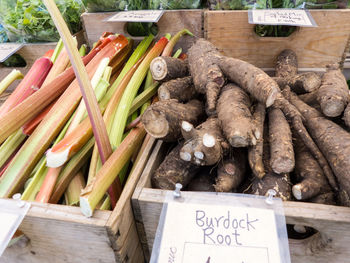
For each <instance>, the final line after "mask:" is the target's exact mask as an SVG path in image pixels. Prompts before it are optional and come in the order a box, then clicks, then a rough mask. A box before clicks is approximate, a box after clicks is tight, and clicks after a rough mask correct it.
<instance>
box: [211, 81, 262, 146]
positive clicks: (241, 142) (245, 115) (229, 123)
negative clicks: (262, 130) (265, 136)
mask: <svg viewBox="0 0 350 263" xmlns="http://www.w3.org/2000/svg"><path fill="white" fill-rule="evenodd" d="M250 106H251V101H250V99H249V96H248V94H247V93H245V92H244V91H243V90H242V89H241V88H239V87H238V86H236V85H234V84H227V85H226V86H225V87H224V88H222V91H221V94H220V98H219V100H218V105H217V113H218V118H219V120H220V121H221V125H222V130H223V132H224V135H225V137H226V139H227V140H228V141H229V143H230V144H231V145H232V146H233V147H247V146H249V145H255V144H256V141H257V139H259V138H260V137H261V134H259V130H257V129H255V125H254V122H253V118H252V114H251V112H250V109H249V108H250Z"/></svg>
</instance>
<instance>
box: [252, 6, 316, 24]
mask: <svg viewBox="0 0 350 263" xmlns="http://www.w3.org/2000/svg"><path fill="white" fill-rule="evenodd" d="M248 21H249V23H250V24H262V25H286V26H302V27H317V24H316V22H315V21H314V20H313V18H312V16H311V14H310V12H309V11H308V10H305V9H251V10H249V12H248Z"/></svg>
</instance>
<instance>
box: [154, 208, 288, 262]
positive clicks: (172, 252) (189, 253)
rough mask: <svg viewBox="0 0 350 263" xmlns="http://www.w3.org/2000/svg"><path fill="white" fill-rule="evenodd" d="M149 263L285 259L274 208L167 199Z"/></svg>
mask: <svg viewBox="0 0 350 263" xmlns="http://www.w3.org/2000/svg"><path fill="white" fill-rule="evenodd" d="M284 227H285V226H284ZM287 246H288V244H287ZM153 249H155V248H153ZM155 254H157V256H155ZM151 262H171V263H180V262H182V263H193V262H203V263H217V262H220V263H226V262H227V263H256V262H259V263H281V262H283V263H286V262H287V261H281V250H280V240H279V238H278V232H277V225H276V220H275V213H274V211H273V210H268V209H260V208H254V207H233V206H232V207H231V206H225V205H221V206H220V205H207V204H193V203H180V202H170V203H168V207H167V211H166V217H165V221H164V227H163V230H162V236H161V243H160V247H159V250H158V251H157V252H156V253H153V254H152V259H151Z"/></svg>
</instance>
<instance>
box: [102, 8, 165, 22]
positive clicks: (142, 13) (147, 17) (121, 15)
mask: <svg viewBox="0 0 350 263" xmlns="http://www.w3.org/2000/svg"><path fill="white" fill-rule="evenodd" d="M163 14H164V10H136V11H125V12H118V13H117V14H115V15H114V16H112V17H110V18H108V19H107V21H108V22H152V23H157V22H158V21H159V19H160V18H161V17H162V15H163Z"/></svg>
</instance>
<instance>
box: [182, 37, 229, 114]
mask: <svg viewBox="0 0 350 263" xmlns="http://www.w3.org/2000/svg"><path fill="white" fill-rule="evenodd" d="M218 57H220V53H219V51H218V50H217V48H216V47H215V46H214V45H213V44H211V43H210V42H209V41H206V40H204V39H198V40H197V41H196V42H195V43H194V45H193V46H192V47H191V48H190V49H189V51H188V62H189V68H190V73H191V75H192V77H193V83H194V86H195V88H196V90H197V91H198V93H201V94H205V95H206V100H207V102H206V105H207V109H206V111H207V114H208V115H213V114H215V109H216V101H217V98H218V96H219V93H220V90H221V88H222V87H223V86H224V84H225V77H224V74H223V73H222V71H221V70H220V68H219V66H218V64H217V60H218Z"/></svg>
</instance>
